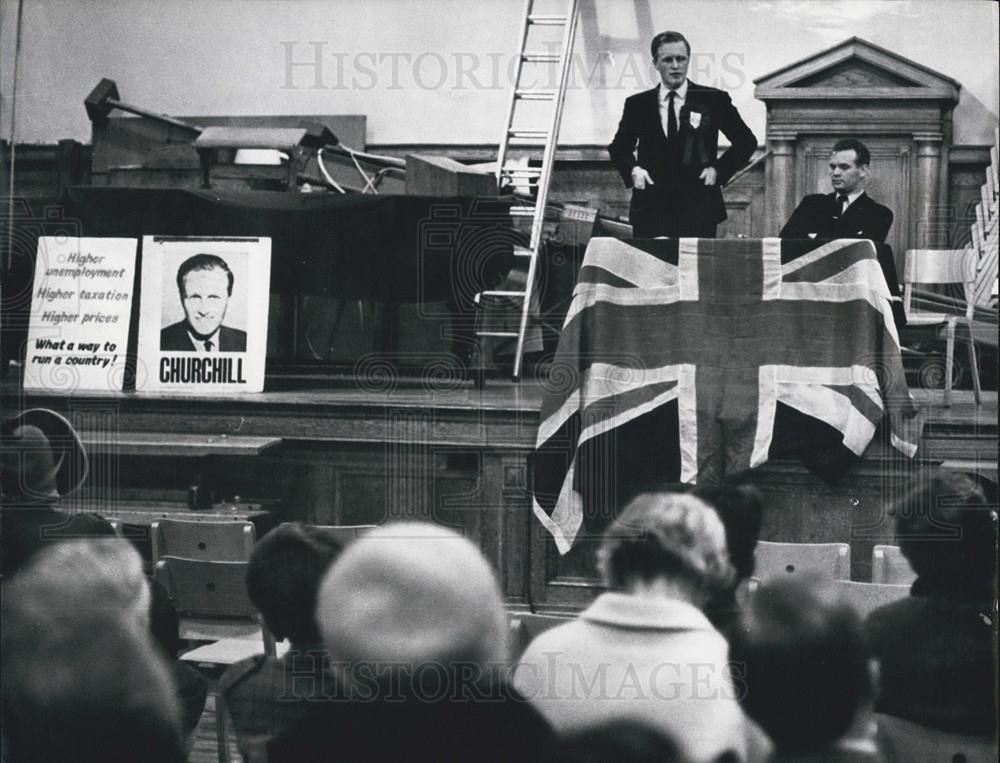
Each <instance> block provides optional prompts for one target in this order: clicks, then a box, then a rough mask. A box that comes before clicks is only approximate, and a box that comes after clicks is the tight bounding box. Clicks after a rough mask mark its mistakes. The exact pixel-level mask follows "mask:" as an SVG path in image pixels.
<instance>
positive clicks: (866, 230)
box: [781, 138, 892, 244]
mask: <svg viewBox="0 0 1000 763" xmlns="http://www.w3.org/2000/svg"><path fill="white" fill-rule="evenodd" d="M869 162H871V154H870V153H869V152H868V148H867V147H866V146H865V144H864V143H862V142H861V141H860V140H857V139H856V138H844V139H843V140H838V141H837V142H836V143H834V145H833V152H832V153H831V154H830V183H831V185H832V186H833V192H832V193H827V194H822V193H813V194H810V195H809V196H806V197H805V198H804V199H802V201H801V202H800V203H799V206H798V207H796V208H795V211H794V212H793V213H792V216H791V217H790V218H789V219H788V222H787V223H785V227H784V228H782V229H781V238H866V239H870V240H872V241H874V242H875V243H876V244H884V243H885V237H886V236H887V235H888V234H889V228H891V227H892V210H891V209H889V208H888V207H883V206H882V205H881V204H879V203H877V202H876V201H875V200H873V199H872V198H871V197H870V196H869V195H868V194H866V193H865V183H866V182H867V180H868V164H869Z"/></svg>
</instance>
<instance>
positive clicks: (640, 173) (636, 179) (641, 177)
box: [632, 164, 655, 191]
mask: <svg viewBox="0 0 1000 763" xmlns="http://www.w3.org/2000/svg"><path fill="white" fill-rule="evenodd" d="M647 185H655V183H653V178H651V177H650V176H649V173H648V172H646V170H644V169H643V168H642V167H640V166H639V165H638V164H637V165H636V166H635V167H633V168H632V187H633V188H635V189H636V190H637V191H644V190H646V186H647Z"/></svg>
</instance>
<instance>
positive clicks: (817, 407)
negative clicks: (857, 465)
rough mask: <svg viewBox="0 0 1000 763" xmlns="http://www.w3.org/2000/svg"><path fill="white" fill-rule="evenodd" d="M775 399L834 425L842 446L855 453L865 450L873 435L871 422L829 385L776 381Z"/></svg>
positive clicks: (860, 453) (861, 452) (845, 397)
mask: <svg viewBox="0 0 1000 763" xmlns="http://www.w3.org/2000/svg"><path fill="white" fill-rule="evenodd" d="M778 401H779V402H781V403H784V404H785V405H787V406H789V407H791V408H794V409H795V410H797V411H801V412H802V413H804V414H806V415H807V416H812V417H813V418H816V419H819V420H820V421H824V422H826V423H827V424H829V425H830V426H832V427H834V428H836V429H837V431H838V432H840V433H841V434H842V435H843V436H844V447H845V448H847V449H848V450H850V451H851V452H852V453H854V454H855V455H858V456H860V455H862V454H863V453H864V452H865V448H867V447H868V443H869V442H871V439H872V437H873V436H874V434H875V424H873V423H872V422H871V421H869V420H868V419H867V418H866V417H865V416H863V415H862V414H861V413H860V412H859V411H858V409H857V408H855V407H854V406H853V405H852V404H851V401H850V398H848V397H847V396H846V395H842V394H841V393H840V392H838V391H837V390H836V389H833V388H832V387H806V386H805V385H803V384H782V383H780V382H779V383H778Z"/></svg>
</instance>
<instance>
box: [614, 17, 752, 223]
mask: <svg viewBox="0 0 1000 763" xmlns="http://www.w3.org/2000/svg"><path fill="white" fill-rule="evenodd" d="M650 52H651V53H652V55H653V65H654V66H655V67H656V70H657V71H658V72H659V74H660V84H659V85H657V86H656V87H654V88H653V89H652V90H646V91H645V92H642V93H637V94H636V95H633V96H631V97H629V98H628V99H627V100H626V101H625V109H624V112H623V113H622V118H621V122H619V124H618V132H617V133H615V137H614V140H612V141H611V145H609V146H608V153H609V154H610V155H611V161H612V162H613V163H614V165H615V168H616V169H617V170H618V173H619V174H620V175H621V176H622V180H624V181H625V186H626V187H628V188H632V203H631V206H630V211H629V219H630V221H631V223H632V230H633V235H634V236H635V237H636V238H653V237H655V236H673V237H678V236H697V237H700V238H714V237H715V228H716V225H718V224H719V223H720V222H722V221H723V220H725V219H726V207H725V204H724V203H723V201H722V190H721V189H722V186H724V185H725V184H726V183H727V182H729V179H730V178H731V177H732V176H733V175H734V174H735V173H736V172H737V171H738V170H739V169H741V168H742V167H743V166H745V165H746V163H747V162H748V161H749V160H750V157H751V156H752V155H753V152H754V150H755V149H756V148H757V138H756V137H754V134H753V133H752V132H751V131H750V128H749V127H747V126H746V124H745V123H744V122H743V120H742V119H741V118H740V114H739V112H738V111H737V110H736V107H735V106H733V102H732V101H731V100H730V98H729V95H728V94H727V93H725V92H723V91H722V90H717V89H716V88H713V87H705V86H703V85H698V84H695V83H694V82H691V81H690V80H689V79H688V78H687V70H688V63H689V62H690V58H691V46H690V45H689V44H688V41H687V40H686V39H685V38H684V35H682V34H680V33H679V32H661V33H660V34H658V35H656V37H654V38H653V41H652V43H651V44H650ZM720 132H721V133H722V134H723V135H725V136H726V137H727V138H728V139H729V142H730V144H731V145H730V147H729V148H728V149H727V150H726V152H725V153H724V154H722V156H719V155H718V153H719V133H720ZM637 149H638V154H636V150H637Z"/></svg>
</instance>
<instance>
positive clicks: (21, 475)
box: [0, 408, 88, 506]
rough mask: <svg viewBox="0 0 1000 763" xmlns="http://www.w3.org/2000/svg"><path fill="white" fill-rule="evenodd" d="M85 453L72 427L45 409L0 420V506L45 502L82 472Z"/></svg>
mask: <svg viewBox="0 0 1000 763" xmlns="http://www.w3.org/2000/svg"><path fill="white" fill-rule="evenodd" d="M87 470H88V462H87V453H86V451H85V450H84V448H83V444H82V443H81V442H80V438H79V436H78V435H77V433H76V430H74V429H73V426H72V425H71V424H70V423H69V421H67V420H66V419H65V418H64V417H62V416H60V415H59V414H58V413H56V412H55V411H50V410H48V409H47V408H32V409H29V410H26V411H22V412H21V413H19V414H17V415H16V416H12V417H10V418H8V419H5V420H4V421H2V422H0V505H3V506H26V505H29V506H30V505H45V504H50V503H52V502H54V501H56V500H58V499H59V498H60V497H61V496H64V495H66V494H67V493H71V492H72V491H73V490H75V489H76V488H77V487H79V486H80V484H81V483H82V482H83V480H84V479H85V478H86V476H87Z"/></svg>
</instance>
